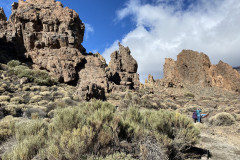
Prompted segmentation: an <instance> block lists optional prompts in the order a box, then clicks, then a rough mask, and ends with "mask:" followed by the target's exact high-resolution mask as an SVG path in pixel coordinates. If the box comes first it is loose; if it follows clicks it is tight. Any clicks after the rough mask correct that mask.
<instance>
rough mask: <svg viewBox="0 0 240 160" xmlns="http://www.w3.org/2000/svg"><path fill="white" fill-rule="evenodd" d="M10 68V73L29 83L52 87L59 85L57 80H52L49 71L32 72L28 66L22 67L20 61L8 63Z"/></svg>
mask: <svg viewBox="0 0 240 160" xmlns="http://www.w3.org/2000/svg"><path fill="white" fill-rule="evenodd" d="M8 66H9V67H10V70H9V72H10V73H11V74H14V75H16V76H18V77H19V78H23V77H26V78H27V79H28V81H29V82H34V83H36V84H38V85H47V86H51V85H54V84H56V83H57V81H56V80H54V79H52V78H51V77H50V76H49V74H48V72H47V71H43V70H32V69H30V68H28V67H27V66H24V65H22V64H21V63H20V62H19V61H10V62H8Z"/></svg>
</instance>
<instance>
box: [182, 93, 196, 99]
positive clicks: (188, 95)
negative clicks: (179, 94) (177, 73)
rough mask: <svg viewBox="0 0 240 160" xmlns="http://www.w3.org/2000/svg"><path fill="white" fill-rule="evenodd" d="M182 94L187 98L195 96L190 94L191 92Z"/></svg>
mask: <svg viewBox="0 0 240 160" xmlns="http://www.w3.org/2000/svg"><path fill="white" fill-rule="evenodd" d="M184 96H185V97H189V98H194V97H195V95H194V94H192V93H185V94H184Z"/></svg>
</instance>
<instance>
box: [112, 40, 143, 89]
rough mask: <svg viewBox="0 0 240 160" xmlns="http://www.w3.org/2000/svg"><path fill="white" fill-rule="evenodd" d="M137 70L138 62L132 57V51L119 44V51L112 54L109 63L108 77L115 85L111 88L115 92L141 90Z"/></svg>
mask: <svg viewBox="0 0 240 160" xmlns="http://www.w3.org/2000/svg"><path fill="white" fill-rule="evenodd" d="M137 69H138V64H137V61H136V60H135V59H134V58H133V57H132V55H131V51H130V49H129V48H128V47H124V46H122V45H121V44H120V43H119V51H115V52H113V53H112V54H111V61H110V62H109V72H108V77H109V81H111V82H112V84H113V85H111V87H110V88H111V89H112V90H114V91H124V90H126V89H137V88H139V85H140V82H139V75H138V74H137Z"/></svg>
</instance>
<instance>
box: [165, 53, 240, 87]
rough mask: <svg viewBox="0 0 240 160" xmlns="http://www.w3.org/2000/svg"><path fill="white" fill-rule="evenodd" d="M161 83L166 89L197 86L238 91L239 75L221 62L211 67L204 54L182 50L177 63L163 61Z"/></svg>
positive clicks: (239, 84)
mask: <svg viewBox="0 0 240 160" xmlns="http://www.w3.org/2000/svg"><path fill="white" fill-rule="evenodd" d="M163 81H164V85H165V86H166V87H174V86H176V87H179V86H185V85H188V84H198V85H201V86H203V87H206V86H210V87H213V86H215V87H220V88H224V89H227V90H230V91H237V92H239V90H240V74H239V73H238V72H237V71H236V70H234V69H233V68H232V67H231V66H230V65H228V64H226V63H224V62H222V61H220V62H219V63H218V64H217V65H212V64H211V62H210V60H209V57H208V56H207V55H206V54H204V53H198V52H194V51H191V50H183V51H182V52H181V53H180V54H179V55H178V56H177V61H174V60H173V59H169V58H168V59H166V60H165V64H164V79H163Z"/></svg>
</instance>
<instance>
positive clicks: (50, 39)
mask: <svg viewBox="0 0 240 160" xmlns="http://www.w3.org/2000/svg"><path fill="white" fill-rule="evenodd" d="M84 28H85V27H84V24H83V23H82V21H81V20H80V19H79V16H78V14H77V13H76V12H75V11H73V10H72V9H69V8H67V7H65V8H63V5H62V4H61V3H60V2H56V1H55V0H26V1H24V0H19V3H14V4H13V5H12V15H11V16H10V19H9V21H8V24H7V30H6V31H5V32H6V33H5V35H6V36H5V37H6V39H7V40H8V41H9V42H10V41H11V42H13V43H14V44H15V45H16V46H18V47H17V48H18V54H19V55H20V56H23V57H25V58H31V59H32V61H33V63H34V65H35V67H37V68H41V69H46V70H48V71H49V72H50V73H51V75H53V76H54V77H55V78H58V79H59V80H60V81H64V82H71V81H74V80H76V78H77V76H76V75H77V74H76V69H75V68H76V66H78V65H79V63H81V61H82V59H83V58H82V54H81V52H85V49H84V48H83V46H82V45H81V43H82V41H83V36H84Z"/></svg>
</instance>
